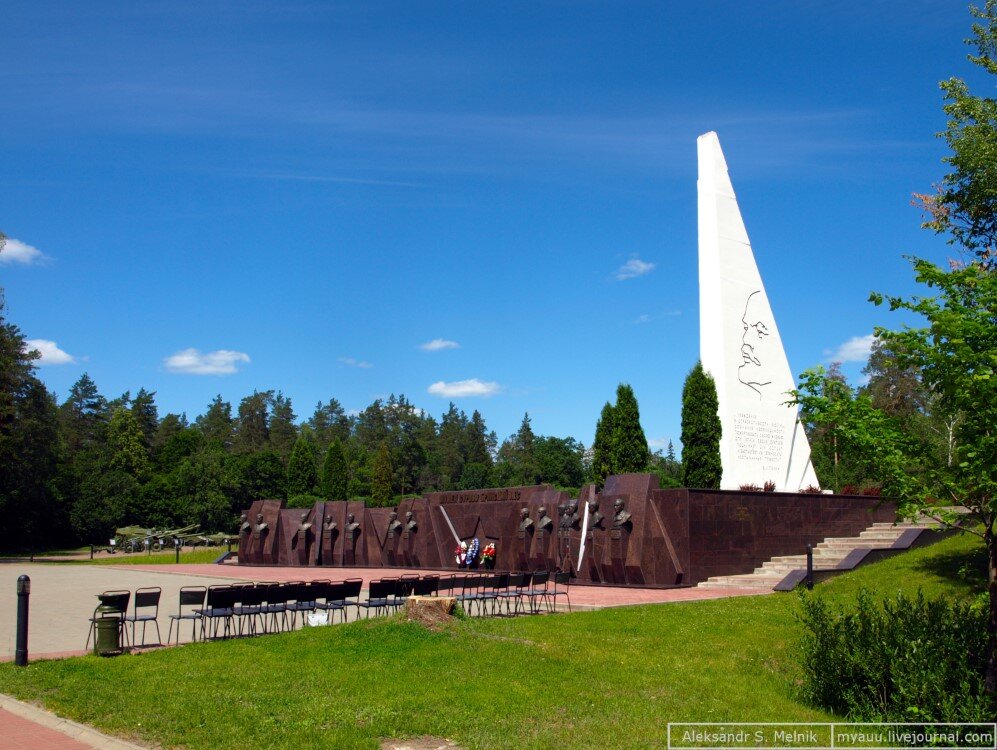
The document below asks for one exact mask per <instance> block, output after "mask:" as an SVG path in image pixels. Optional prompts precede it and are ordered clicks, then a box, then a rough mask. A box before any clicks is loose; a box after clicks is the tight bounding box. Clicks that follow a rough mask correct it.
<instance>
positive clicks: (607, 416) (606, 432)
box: [589, 401, 615, 484]
mask: <svg viewBox="0 0 997 750" xmlns="http://www.w3.org/2000/svg"><path fill="white" fill-rule="evenodd" d="M589 471H590V474H591V476H592V481H593V482H595V483H596V484H603V483H604V482H605V481H606V477H608V476H609V475H610V474H612V473H614V471H615V467H614V466H613V405H612V404H611V403H609V402H608V401H607V402H606V405H605V406H603V407H602V414H600V415H599V421H598V422H596V423H595V441H594V442H593V443H592V467H591V469H590V470H589Z"/></svg>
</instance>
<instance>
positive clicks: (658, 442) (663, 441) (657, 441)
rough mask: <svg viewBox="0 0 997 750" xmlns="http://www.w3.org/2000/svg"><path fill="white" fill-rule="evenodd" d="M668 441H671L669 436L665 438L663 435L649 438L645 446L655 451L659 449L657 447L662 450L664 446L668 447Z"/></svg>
mask: <svg viewBox="0 0 997 750" xmlns="http://www.w3.org/2000/svg"><path fill="white" fill-rule="evenodd" d="M670 442H671V438H666V437H663V438H651V439H650V440H648V441H647V446H648V447H649V448H650V449H651V450H653V451H656V450H659V449H660V450H664V449H665V448H667V447H668V443H670Z"/></svg>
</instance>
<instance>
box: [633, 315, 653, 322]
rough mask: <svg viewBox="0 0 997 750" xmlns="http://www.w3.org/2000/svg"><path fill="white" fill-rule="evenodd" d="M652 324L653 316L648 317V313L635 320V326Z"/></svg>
mask: <svg viewBox="0 0 997 750" xmlns="http://www.w3.org/2000/svg"><path fill="white" fill-rule="evenodd" d="M650 322H651V316H650V315H648V314H647V313H644V314H643V315H638V316H637V317H636V318H635V319H634V325H640V324H641V323H650Z"/></svg>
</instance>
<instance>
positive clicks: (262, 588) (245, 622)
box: [232, 583, 267, 636]
mask: <svg viewBox="0 0 997 750" xmlns="http://www.w3.org/2000/svg"><path fill="white" fill-rule="evenodd" d="M237 591H238V597H239V599H238V602H237V603H236V604H235V605H234V606H233V607H232V614H233V616H234V617H237V618H238V627H239V635H240V636H242V635H246V634H247V633H248V635H256V632H257V631H256V623H257V620H262V619H263V602H264V601H266V596H267V585H266V584H260V583H257V584H255V585H249V586H240V587H238V590H237ZM247 626H248V627H247ZM261 628H262V623H261Z"/></svg>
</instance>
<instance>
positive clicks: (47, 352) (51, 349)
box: [24, 339, 76, 365]
mask: <svg viewBox="0 0 997 750" xmlns="http://www.w3.org/2000/svg"><path fill="white" fill-rule="evenodd" d="M32 349H37V350H38V351H39V353H41V355H42V356H41V358H39V359H37V360H35V361H36V362H37V363H38V364H40V365H68V364H72V363H73V362H75V361H76V358H75V357H73V355H72V354H67V353H66V352H64V351H62V349H60V348H59V347H58V346H57V345H56V343H55V342H54V341H49V340H47V339H27V340H26V341H25V342H24V351H26V352H30V351H31V350H32Z"/></svg>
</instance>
